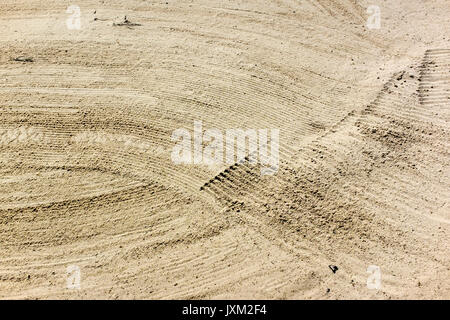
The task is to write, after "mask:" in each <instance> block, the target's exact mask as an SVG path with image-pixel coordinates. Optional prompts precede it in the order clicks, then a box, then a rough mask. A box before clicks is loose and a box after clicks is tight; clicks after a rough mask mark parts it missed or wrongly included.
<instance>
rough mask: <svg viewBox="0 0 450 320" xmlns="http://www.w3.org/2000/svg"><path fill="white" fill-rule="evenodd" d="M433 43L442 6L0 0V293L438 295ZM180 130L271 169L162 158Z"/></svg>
mask: <svg viewBox="0 0 450 320" xmlns="http://www.w3.org/2000/svg"><path fill="white" fill-rule="evenodd" d="M371 4H375V5H378V6H379V7H380V9H381V11H380V13H381V28H380V29H369V28H368V27H367V26H366V21H367V18H368V16H369V14H368V13H367V12H366V9H367V7H368V6H369V5H371ZM69 5H77V6H79V7H80V9H81V29H80V30H76V29H75V30H70V29H68V28H67V26H66V19H67V18H68V17H69V16H70V13H66V9H67V7H68V6H69ZM125 16H126V17H127V19H128V23H123V22H124V17H125ZM449 30H450V3H449V1H448V0H395V1H394V0H389V1H387V0H384V1H382V0H373V1H356V0H272V1H269V0H251V1H241V0H228V1H223V0H177V1H174V0H168V2H166V1H155V0H148V1H144V0H114V1H113V0H104V1H93V0H77V1H76V2H75V0H74V1H73V2H68V1H59V0H44V1H42V0H2V1H1V5H0V74H1V76H0V164H1V167H0V181H1V183H0V298H2V299H15V298H29V299H53V298H57V299H98V298H106V299H124V298H137V299H143V298H145V299H211V298H214V299H215V298H223V299H238V298H239V299H241V298H250V299H252V298H258V299H260V298H261V299H262V298H265V299H404V298H406V299H414V298H419V299H420V298H431V299H449V298H450V232H449V231H450V224H449V223H450V154H449V146H450V36H449ZM196 120H197V121H202V124H203V128H204V129H208V128H217V129H219V130H226V129H231V128H244V129H249V128H252V129H264V128H269V129H270V128H275V129H279V130H280V167H279V170H278V172H277V174H275V175H272V176H270V175H266V176H261V175H260V168H259V166H258V165H256V166H255V165H252V164H249V163H247V162H246V163H243V164H238V165H236V166H232V167H230V166H229V165H226V164H224V165H216V166H205V165H176V164H175V163H173V162H172V160H171V152H172V148H173V147H174V145H175V143H174V142H173V141H172V140H171V135H172V132H173V131H174V130H176V129H178V128H186V129H188V130H191V131H192V130H193V123H194V121H196ZM211 180H212V181H211ZM209 181H211V183H208V182H209ZM71 265H75V266H77V267H78V268H79V270H80V272H81V282H80V286H81V287H80V289H70V288H67V281H66V280H67V273H66V268H67V267H68V266H71ZM329 265H335V266H337V267H338V270H337V271H336V272H335V273H333V272H332V270H331V269H330V268H329ZM371 265H375V266H378V267H379V268H380V271H381V287H380V288H379V289H378V290H377V289H369V288H368V286H367V279H368V277H369V276H370V274H369V273H367V268H368V267H369V266H371Z"/></svg>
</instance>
